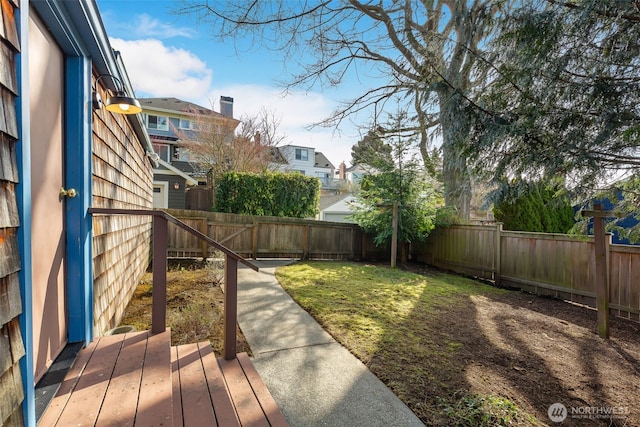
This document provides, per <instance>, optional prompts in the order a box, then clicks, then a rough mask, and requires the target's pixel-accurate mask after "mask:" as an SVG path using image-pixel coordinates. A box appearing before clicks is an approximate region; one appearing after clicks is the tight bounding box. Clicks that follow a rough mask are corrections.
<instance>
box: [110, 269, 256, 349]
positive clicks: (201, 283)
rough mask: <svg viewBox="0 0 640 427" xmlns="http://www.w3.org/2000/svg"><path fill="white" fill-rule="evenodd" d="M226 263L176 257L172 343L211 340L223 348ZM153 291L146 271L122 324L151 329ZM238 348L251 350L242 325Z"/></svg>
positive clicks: (170, 287)
mask: <svg viewBox="0 0 640 427" xmlns="http://www.w3.org/2000/svg"><path fill="white" fill-rule="evenodd" d="M222 278H223V273H222V265H221V264H219V263H217V264H216V263H208V264H207V263H202V262H194V261H192V260H180V261H177V260H174V261H172V262H171V263H170V264H169V271H168V272H167V326H168V327H170V328H171V344H172V345H179V344H186V343H195V342H200V341H206V340H209V341H210V342H211V345H212V347H213V350H214V352H215V353H216V355H218V356H220V355H221V354H222V352H223V331H224V319H223V306H224V294H223V292H222V289H221V282H222ZM152 295H153V280H152V274H151V273H146V274H145V275H144V277H143V278H142V280H141V281H140V284H139V285H138V287H137V288H136V291H135V293H134V296H133V298H132V300H131V302H130V303H129V305H128V306H127V308H126V310H125V314H124V318H123V319H122V321H121V322H120V324H122V325H133V326H135V327H136V328H137V329H138V330H149V329H151V304H152ZM237 352H238V353H242V352H247V353H249V354H251V349H250V347H249V344H248V343H247V341H246V339H245V337H244V335H243V334H242V331H241V330H240V328H237Z"/></svg>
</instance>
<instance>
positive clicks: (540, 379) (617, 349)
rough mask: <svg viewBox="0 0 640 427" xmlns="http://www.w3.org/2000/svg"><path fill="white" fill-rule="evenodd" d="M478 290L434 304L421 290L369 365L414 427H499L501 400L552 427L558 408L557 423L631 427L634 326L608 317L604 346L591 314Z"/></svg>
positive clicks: (635, 400)
mask: <svg viewBox="0 0 640 427" xmlns="http://www.w3.org/2000/svg"><path fill="white" fill-rule="evenodd" d="M453 286H455V285H453ZM478 286H479V288H478V289H479V291H478V293H477V294H473V293H472V294H471V295H469V296H460V295H455V296H451V297H450V298H448V299H445V298H443V299H442V300H441V301H440V300H434V299H433V297H432V294H430V293H429V292H427V291H425V292H424V293H423V294H422V295H421V297H420V301H419V303H418V304H416V305H415V307H414V309H413V311H412V312H411V314H410V315H409V316H408V317H406V318H405V319H403V321H402V322H401V323H397V324H393V323H390V325H393V326H392V327H389V328H387V330H386V331H385V336H383V337H382V339H381V340H380V347H379V350H378V351H377V352H376V354H375V355H373V357H372V359H371V360H370V362H369V363H368V365H369V368H370V369H371V370H372V372H374V373H375V374H376V375H377V376H378V377H379V378H380V379H381V380H383V381H384V382H385V383H386V384H387V385H388V386H389V387H390V388H392V389H393V391H394V392H395V393H396V394H397V395H398V396H399V397H400V398H401V399H402V400H403V401H404V402H405V403H407V404H408V406H409V407H410V408H411V409H412V410H413V411H414V412H415V413H416V414H417V415H418V416H419V417H420V418H421V419H422V421H423V422H425V423H426V424H428V425H452V424H453V421H454V419H452V418H446V413H447V412H449V413H451V414H452V415H457V416H459V417H467V418H471V417H472V415H473V412H474V411H476V412H475V414H476V415H478V416H481V415H482V414H484V415H488V413H487V410H493V411H496V413H497V417H498V422H499V417H500V416H501V414H502V415H510V414H511V415H512V414H513V413H514V408H513V407H512V406H510V404H509V402H508V401H510V402H512V403H514V404H515V405H517V406H518V407H519V408H520V409H521V410H522V411H524V412H525V413H526V414H529V415H532V416H534V417H535V419H536V420H537V421H538V424H540V425H547V424H554V423H552V422H551V420H550V418H549V416H548V412H547V411H548V409H549V406H550V405H552V404H554V403H561V404H563V405H564V406H565V407H566V408H567V411H568V417H567V419H566V420H565V421H564V422H563V423H562V425H580V426H583V425H620V426H622V425H640V414H639V411H640V400H639V399H640V398H639V397H638V396H640V393H639V392H640V386H639V385H638V383H639V381H638V373H639V368H638V367H639V366H640V336H639V335H638V329H639V328H640V325H638V324H636V323H633V322H630V321H625V320H621V319H612V321H611V336H612V338H611V340H610V341H605V340H602V339H600V338H599V337H598V336H597V334H596V333H595V312H594V311H592V310H589V309H586V308H584V307H578V306H575V305H571V304H568V303H564V302H562V301H557V300H552V299H548V298H541V297H537V296H532V295H527V294H524V293H521V292H517V291H505V292H496V291H494V290H493V289H487V288H486V287H484V285H481V284H478ZM374 297H375V296H374V295H371V298H374ZM401 335H404V336H401ZM399 339H400V340H401V341H400V342H401V344H399V345H398V344H396V345H395V348H389V347H388V346H387V345H388V344H389V343H398V340H399ZM487 396H493V397H494V398H491V397H489V398H487ZM497 397H501V398H506V399H508V401H507V402H505V401H504V400H499V399H496V398H497ZM483 398H484V399H483ZM483 404H484V405H485V406H484V409H485V410H484V411H482V410H481V409H479V406H482V405H483ZM478 411H479V412H478ZM522 411H520V412H521V413H522ZM595 411H597V412H595ZM610 411H615V415H614V416H613V417H612V416H611V412H610ZM621 412H622V413H621ZM627 412H628V413H627ZM590 414H591V416H590ZM467 421H469V420H467ZM474 422H477V418H476V419H475V421H471V424H464V425H477V424H473V423H474ZM517 422H520V423H522V424H523V425H530V424H535V421H534V420H533V419H531V418H529V419H527V418H526V417H522V416H519V417H518V419H517ZM517 422H514V425H515V424H517ZM485 425H491V424H485Z"/></svg>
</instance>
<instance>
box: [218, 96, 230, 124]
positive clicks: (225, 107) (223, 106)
mask: <svg viewBox="0 0 640 427" xmlns="http://www.w3.org/2000/svg"><path fill="white" fill-rule="evenodd" d="M220 114H222V115H223V116H225V117H229V118H231V119H232V118H233V98H231V97H229V96H221V97H220Z"/></svg>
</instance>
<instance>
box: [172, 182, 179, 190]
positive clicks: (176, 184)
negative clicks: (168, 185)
mask: <svg viewBox="0 0 640 427" xmlns="http://www.w3.org/2000/svg"><path fill="white" fill-rule="evenodd" d="M173 188H175V189H176V190H179V189H180V183H179V182H176V183H175V184H173Z"/></svg>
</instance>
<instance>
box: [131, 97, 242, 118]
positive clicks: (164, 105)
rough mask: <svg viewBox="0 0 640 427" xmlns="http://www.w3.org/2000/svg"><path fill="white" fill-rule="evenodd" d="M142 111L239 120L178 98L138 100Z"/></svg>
mask: <svg viewBox="0 0 640 427" xmlns="http://www.w3.org/2000/svg"><path fill="white" fill-rule="evenodd" d="M138 101H140V105H141V106H142V109H143V110H144V109H149V110H156V111H163V112H166V113H182V114H207V115H212V116H217V117H220V118H221V119H226V120H233V121H236V122H238V123H239V120H237V119H234V118H233V117H227V116H225V115H224V114H220V113H217V112H215V111H213V110H212V109H210V108H206V107H203V106H201V105H198V104H194V103H193V102H189V101H183V100H181V99H178V98H138Z"/></svg>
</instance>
